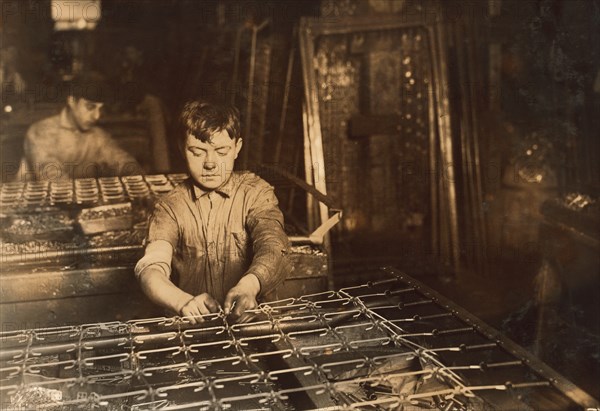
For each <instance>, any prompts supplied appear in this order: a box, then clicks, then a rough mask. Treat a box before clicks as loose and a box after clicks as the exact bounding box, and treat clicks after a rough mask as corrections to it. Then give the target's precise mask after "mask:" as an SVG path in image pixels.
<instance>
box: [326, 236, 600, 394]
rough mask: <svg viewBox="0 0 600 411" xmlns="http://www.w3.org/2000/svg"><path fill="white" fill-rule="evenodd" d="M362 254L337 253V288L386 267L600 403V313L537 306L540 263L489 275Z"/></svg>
mask: <svg viewBox="0 0 600 411" xmlns="http://www.w3.org/2000/svg"><path fill="white" fill-rule="evenodd" d="M358 249H359V250H364V253H361V252H360V251H359V252H356V248H354V247H353V251H352V252H346V250H345V249H343V248H342V249H339V248H338V253H337V254H336V252H335V248H334V259H333V263H332V264H333V272H334V280H335V283H336V284H335V285H336V288H341V287H344V286H349V285H355V284H360V283H365V282H367V281H369V280H374V279H377V278H379V277H378V273H379V272H378V269H377V268H378V267H381V266H393V267H396V268H399V269H401V270H402V271H404V272H405V273H406V274H408V275H410V276H412V277H414V278H416V279H417V280H419V281H421V282H422V283H424V284H426V285H427V286H429V287H430V288H432V289H434V290H435V291H437V292H439V293H440V294H442V295H444V296H445V297H447V298H448V299H449V300H451V301H452V302H454V303H456V304H457V305H459V306H461V307H463V308H464V309H466V310H467V311H468V312H470V313H471V314H473V315H475V316H476V317H478V318H480V319H481V320H483V321H484V322H486V323H487V324H489V325H490V326H492V327H494V328H495V329H497V330H499V331H501V332H502V333H503V334H505V335H506V336H507V337H508V338H510V339H512V340H513V341H515V342H516V343H518V344H519V345H521V346H523V347H524V348H525V349H527V350H528V351H529V352H531V353H532V354H534V355H535V356H537V357H538V358H540V359H541V360H542V361H544V362H546V363H547V364H548V365H550V366H551V367H552V368H553V369H555V370H556V371H557V372H559V373H560V374H562V375H563V376H565V377H566V378H567V379H568V380H570V381H572V382H573V383H575V384H576V385H577V386H579V387H580V388H582V389H583V390H584V391H586V392H587V393H589V394H590V395H592V396H593V397H595V398H597V399H599V398H600V384H598V381H600V320H599V318H600V313H581V312H580V311H578V307H576V306H575V305H574V306H573V307H572V309H571V307H567V309H565V306H564V305H563V306H558V305H552V304H545V305H544V304H537V302H541V301H539V300H540V299H542V298H543V296H540V293H539V287H538V286H536V285H537V284H536V283H539V281H540V275H539V272H540V266H541V261H540V259H539V258H536V257H535V256H533V258H527V259H521V260H519V261H501V262H498V263H497V264H494V265H492V266H490V267H489V268H488V273H487V274H483V273H480V272H475V271H473V270H468V269H462V270H461V272H459V273H452V272H451V270H449V269H446V268H444V267H439V266H438V267H436V266H434V265H431V264H429V263H423V262H422V261H421V262H420V261H418V260H419V259H418V258H414V257H413V256H408V257H407V255H406V254H404V255H402V256H394V255H393V254H389V253H388V254H386V253H385V247H381V246H377V245H373V244H372V245H371V246H370V247H369V246H366V245H365V246H364V248H358ZM369 249H370V250H371V252H368V250H369ZM361 254H362V255H361ZM550 292H552V290H550ZM540 307H543V309H542V308H540ZM582 315H584V316H587V317H589V316H590V315H591V316H592V317H594V318H593V319H592V322H591V327H589V326H588V327H581V326H579V325H578V323H581V321H578V318H577V317H578V316H580V317H581V316H582ZM588 319H589V318H588ZM589 323H590V322H589V321H588V324H589Z"/></svg>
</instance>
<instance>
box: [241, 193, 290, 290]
mask: <svg viewBox="0 0 600 411" xmlns="http://www.w3.org/2000/svg"><path fill="white" fill-rule="evenodd" d="M277 204H278V202H277V197H275V193H274V192H273V188H272V187H271V186H267V188H264V189H262V190H261V191H260V193H259V195H258V196H257V198H256V199H255V201H254V203H253V205H252V206H251V208H250V209H249V211H248V216H247V218H246V225H247V229H248V233H249V234H250V238H251V240H252V249H253V255H254V258H253V259H252V263H251V265H250V268H249V269H248V271H247V274H254V275H255V276H256V277H257V278H258V280H259V281H260V285H261V290H260V295H265V294H268V293H270V292H271V291H273V290H274V289H275V287H276V286H277V285H278V284H280V283H281V282H282V281H283V280H285V278H286V276H287V275H288V273H289V272H290V270H291V262H290V259H289V255H288V254H289V249H290V243H289V239H288V236H287V235H286V234H285V231H284V229H283V214H282V213H281V210H280V209H279V207H278V205H277Z"/></svg>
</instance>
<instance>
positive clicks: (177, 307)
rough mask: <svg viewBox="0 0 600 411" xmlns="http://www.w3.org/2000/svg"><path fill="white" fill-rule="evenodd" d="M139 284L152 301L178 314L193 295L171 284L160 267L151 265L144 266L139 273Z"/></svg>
mask: <svg viewBox="0 0 600 411" xmlns="http://www.w3.org/2000/svg"><path fill="white" fill-rule="evenodd" d="M140 285H141V287H142V290H143V291H144V293H145V294H146V296H148V298H149V299H150V300H151V301H152V302H153V303H155V304H158V305H160V306H162V307H164V308H167V309H169V310H171V311H173V312H175V313H178V314H179V313H180V312H181V308H182V307H183V306H184V305H185V304H186V303H187V302H188V301H189V300H191V299H192V298H193V297H194V296H193V295H191V294H188V293H186V292H185V291H183V290H181V289H180V288H178V287H177V286H176V285H175V284H173V283H172V282H171V280H169V279H168V278H167V277H166V276H165V275H164V273H163V272H162V271H161V270H160V269H156V268H153V267H148V268H146V269H145V270H144V271H143V272H142V273H141V274H140Z"/></svg>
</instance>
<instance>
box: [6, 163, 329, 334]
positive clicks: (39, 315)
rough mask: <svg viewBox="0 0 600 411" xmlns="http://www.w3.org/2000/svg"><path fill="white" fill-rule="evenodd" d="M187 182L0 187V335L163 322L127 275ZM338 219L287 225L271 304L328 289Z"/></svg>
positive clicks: (152, 178)
mask: <svg viewBox="0 0 600 411" xmlns="http://www.w3.org/2000/svg"><path fill="white" fill-rule="evenodd" d="M185 178H187V175H185V174H169V175H146V176H139V175H138V176H126V177H121V178H119V177H106V178H99V179H93V178H88V179H76V180H73V181H66V182H65V181H43V182H28V183H7V184H3V185H2V188H1V189H0V209H1V210H2V215H1V217H0V236H1V237H0V249H1V259H2V273H1V274H0V319H1V321H2V324H3V329H4V330H9V329H24V328H37V327H51V326H57V325H64V324H78V323H81V322H82V321H88V322H105V321H115V320H129V319H134V318H144V317H148V316H152V315H161V314H162V313H161V312H159V311H157V309H156V307H154V306H153V305H152V304H151V303H150V302H149V301H148V300H147V299H146V298H145V296H144V295H143V293H142V292H141V289H140V288H139V286H138V284H137V282H136V280H135V278H134V276H133V267H134V266H135V264H136V262H137V261H138V260H139V258H141V256H142V255H143V247H144V246H143V241H144V237H145V235H146V230H147V219H148V216H149V213H150V211H151V210H152V207H153V204H154V202H155V201H156V200H157V199H158V198H159V197H160V196H161V195H163V194H165V193H168V192H169V191H170V190H172V189H173V188H174V186H176V185H177V184H179V183H180V182H181V181H183V180H184V179H185ZM322 197H324V196H322ZM321 200H324V198H321ZM325 201H326V200H325ZM336 215H337V216H338V217H336V218H334V219H333V220H331V221H328V222H326V224H324V225H323V226H321V227H319V228H318V229H317V230H316V231H315V232H314V233H312V234H310V235H304V233H303V232H302V231H297V229H296V227H295V226H293V225H289V224H288V226H287V227H286V231H288V232H289V234H290V240H291V243H292V253H291V258H292V261H293V263H294V268H293V271H292V272H291V273H290V274H289V275H288V278H287V280H286V282H285V283H284V284H283V286H281V287H280V289H279V291H278V295H277V298H287V297H290V296H292V295H302V294H307V293H314V292H319V291H324V290H326V289H327V284H328V271H329V270H328V266H329V262H328V253H327V252H326V249H325V247H324V246H323V245H322V244H320V243H319V240H322V238H323V236H324V234H325V233H326V230H327V229H328V228H327V227H330V226H331V224H335V222H336V221H337V219H339V214H336ZM328 224H329V225H328ZM315 233H316V234H315ZM82 319H84V320H82Z"/></svg>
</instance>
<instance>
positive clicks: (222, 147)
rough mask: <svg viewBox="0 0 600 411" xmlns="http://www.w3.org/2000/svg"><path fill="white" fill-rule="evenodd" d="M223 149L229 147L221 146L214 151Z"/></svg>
mask: <svg viewBox="0 0 600 411" xmlns="http://www.w3.org/2000/svg"><path fill="white" fill-rule="evenodd" d="M225 148H231V147H229V146H221V147H217V148H215V150H223V149H225Z"/></svg>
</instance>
